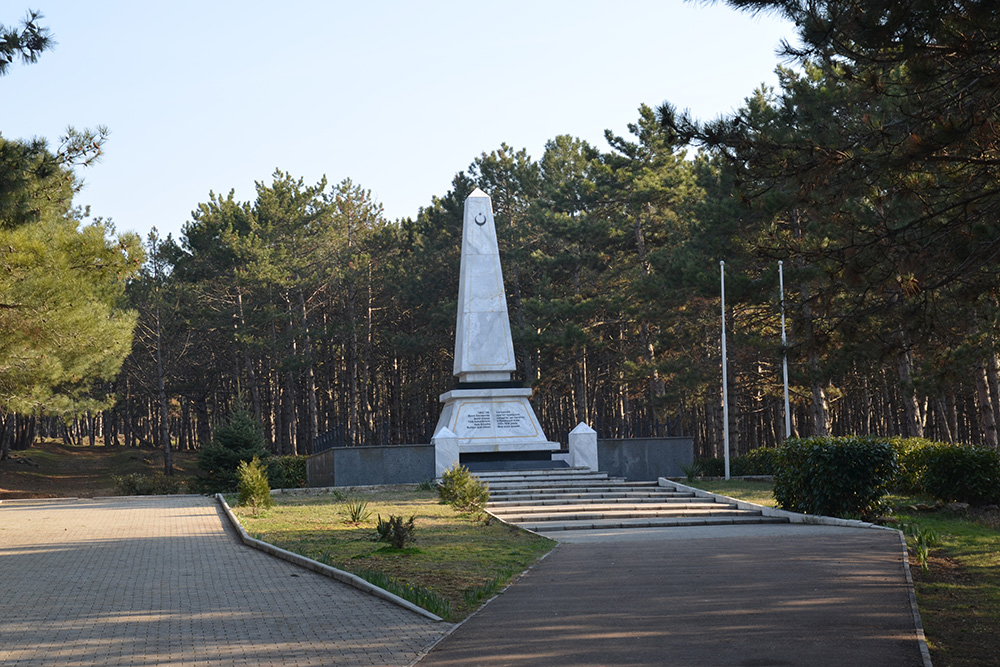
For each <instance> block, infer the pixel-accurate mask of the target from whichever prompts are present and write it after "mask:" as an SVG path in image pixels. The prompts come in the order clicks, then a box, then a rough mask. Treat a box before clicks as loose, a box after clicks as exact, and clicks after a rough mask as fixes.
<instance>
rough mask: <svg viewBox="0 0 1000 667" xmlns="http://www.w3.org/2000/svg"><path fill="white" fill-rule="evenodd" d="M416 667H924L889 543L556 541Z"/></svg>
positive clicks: (864, 539)
mask: <svg viewBox="0 0 1000 667" xmlns="http://www.w3.org/2000/svg"><path fill="white" fill-rule="evenodd" d="M551 537H554V538H557V539H559V540H561V541H562V543H561V544H560V545H559V546H558V547H557V548H556V549H555V550H554V551H553V552H552V553H551V554H550V555H549V556H548V557H547V558H545V559H544V560H542V561H541V562H540V563H538V564H537V565H536V566H535V567H534V568H532V569H531V570H530V571H529V572H528V573H527V574H525V576H523V577H522V578H521V579H519V580H518V581H517V582H516V583H515V584H514V585H512V586H511V587H509V588H508V589H507V590H506V591H505V592H504V593H503V594H501V595H500V596H498V597H497V598H495V599H494V600H492V601H491V602H490V603H489V604H488V605H487V606H486V607H484V608H483V609H482V610H481V611H480V612H479V613H477V614H476V615H474V616H472V617H471V618H469V619H468V620H467V621H466V622H465V623H463V624H462V625H460V626H459V627H458V628H456V629H455V630H454V631H453V632H452V633H451V634H450V635H448V636H447V637H446V638H445V639H443V640H442V641H441V642H440V643H438V644H437V645H436V646H435V648H434V649H433V650H432V651H431V652H430V653H429V654H428V655H427V656H426V657H424V658H423V659H422V660H421V661H420V662H419V667H445V666H448V667H454V666H459V665H462V666H469V667H471V666H475V667H501V666H504V667H506V666H514V665H517V666H529V665H530V666H539V667H541V666H545V667H563V666H565V667H571V666H572V667H598V666H605V665H633V666H639V665H650V666H652V665H656V666H657V667H659V666H662V665H682V666H698V665H711V666H712V667H726V666H730V665H732V666H741V667H752V666H779V665H808V666H809V667H822V666H825V665H836V666H838V667H840V666H843V665H851V666H853V667H862V666H865V665H872V666H877V667H897V666H899V667H904V666H905V667H911V666H915V665H925V664H926V663H925V658H924V655H923V654H922V653H921V645H920V641H919V636H918V632H917V622H916V619H915V618H914V614H913V607H912V604H911V591H912V588H911V584H909V583H908V580H907V576H906V571H905V570H904V565H903V549H902V547H901V543H900V539H899V534H898V532H896V531H889V530H878V529H872V528H846V527H829V526H812V525H757V526H725V527H693V528H665V529H660V530H656V529H643V530H624V531H623V530H608V531H579V532H577V531H565V532H561V533H557V534H553V535H551Z"/></svg>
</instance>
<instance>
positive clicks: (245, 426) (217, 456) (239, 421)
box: [198, 410, 269, 493]
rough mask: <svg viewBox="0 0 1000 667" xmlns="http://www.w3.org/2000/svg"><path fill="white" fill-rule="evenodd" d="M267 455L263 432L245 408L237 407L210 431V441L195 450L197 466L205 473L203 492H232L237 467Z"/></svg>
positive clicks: (236, 481) (265, 457)
mask: <svg viewBox="0 0 1000 667" xmlns="http://www.w3.org/2000/svg"><path fill="white" fill-rule="evenodd" d="M255 456H256V457H257V458H259V459H261V460H266V459H267V457H268V456H269V453H268V451H267V447H266V446H265V443H264V432H263V431H262V430H261V428H260V425H259V424H257V422H256V421H255V420H254V418H253V417H252V416H251V415H250V413H248V412H247V411H246V410H236V411H235V412H233V413H232V414H230V415H229V419H228V420H227V421H226V423H224V424H220V425H219V426H217V427H216V428H215V430H214V431H212V442H211V444H209V445H206V446H205V447H202V448H201V449H200V450H199V451H198V467H199V468H201V470H202V472H203V473H205V475H206V477H205V479H203V480H202V487H203V490H204V491H205V492H206V493H219V492H226V491H232V490H234V489H235V488H236V486H237V483H238V479H237V476H236V469H237V468H238V467H239V465H240V464H241V463H245V462H247V461H251V460H253V458H254V457H255Z"/></svg>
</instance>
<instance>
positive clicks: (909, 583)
mask: <svg viewBox="0 0 1000 667" xmlns="http://www.w3.org/2000/svg"><path fill="white" fill-rule="evenodd" d="M657 484H658V485H659V486H675V487H677V488H678V489H681V490H683V491H688V492H691V493H694V494H695V495H696V496H698V497H701V498H714V499H715V500H717V501H719V502H726V503H734V504H735V505H736V506H737V507H739V508H740V509H750V510H759V511H760V513H761V515H762V516H772V517H780V518H785V519H788V521H789V523H800V524H809V525H814V526H840V527H842V528H874V529H876V530H891V531H893V532H895V533H896V534H897V535H899V542H900V545H901V548H902V550H903V573H904V574H905V576H906V589H907V593H908V594H909V598H910V611H912V612H913V625H914V629H915V631H916V635H917V644H918V646H919V648H920V657H921V658H922V659H923V662H924V665H923V667H933V666H932V665H931V654H930V650H929V649H928V648H927V637H926V636H925V635H924V624H923V622H922V621H921V620H920V608H919V607H918V606H917V595H916V592H915V591H914V589H913V576H912V574H911V573H910V552H909V551H908V550H907V548H906V536H905V535H903V531H901V530H899V529H898V528H890V527H889V526H880V525H878V524H875V523H869V522H867V521H857V520H854V519H838V518H836V517H832V516H821V515H818V514H799V513H798V512H789V511H787V510H780V509H777V508H776V507H767V506H766V505H757V504H756V503H750V502H747V501H745V500H738V499H736V498H730V497H729V496H723V495H720V494H718V493H711V492H710V491H702V490H701V489H696V488H694V487H693V486H688V485H686V484H681V483H680V482H675V481H672V480H669V479H666V478H665V477H660V478H659V479H658V480H657Z"/></svg>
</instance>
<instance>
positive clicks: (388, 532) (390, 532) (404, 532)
mask: <svg viewBox="0 0 1000 667" xmlns="http://www.w3.org/2000/svg"><path fill="white" fill-rule="evenodd" d="M414 518H415V517H412V516H411V517H410V518H409V519H407V520H406V521H403V517H401V516H396V515H395V514H390V515H389V520H388V521H384V520H383V519H382V515H381V514H380V515H379V517H378V524H377V525H376V526H375V532H376V535H375V541H376V542H388V543H389V544H391V545H392V546H393V547H395V548H396V549H402V548H404V547H405V546H406V545H407V544H409V543H410V542H414V541H416V538H415V537H414V536H413V532H414V530H415V529H414V527H413V520H414Z"/></svg>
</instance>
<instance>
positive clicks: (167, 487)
mask: <svg viewBox="0 0 1000 667" xmlns="http://www.w3.org/2000/svg"><path fill="white" fill-rule="evenodd" d="M111 481H112V482H114V485H115V495H118V496H165V495H170V494H173V493H182V492H183V490H184V482H182V481H181V480H179V479H177V478H176V477H167V476H166V475H143V474H142V473H138V472H133V473H130V474H128V475H114V476H112V477H111Z"/></svg>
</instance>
